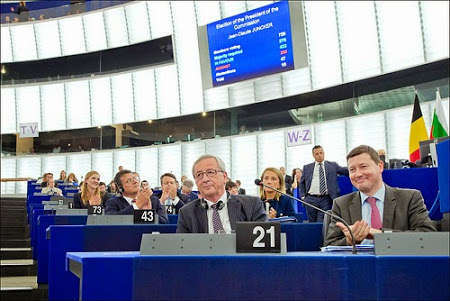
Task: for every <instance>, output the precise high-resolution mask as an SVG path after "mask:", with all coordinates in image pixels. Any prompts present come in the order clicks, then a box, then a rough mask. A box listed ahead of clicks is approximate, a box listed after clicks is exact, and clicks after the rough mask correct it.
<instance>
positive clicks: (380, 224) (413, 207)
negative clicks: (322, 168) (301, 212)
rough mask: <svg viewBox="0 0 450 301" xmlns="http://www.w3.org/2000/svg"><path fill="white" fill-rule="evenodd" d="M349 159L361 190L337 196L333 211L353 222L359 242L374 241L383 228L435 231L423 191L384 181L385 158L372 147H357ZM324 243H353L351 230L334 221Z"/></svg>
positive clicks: (350, 170)
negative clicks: (387, 183) (396, 185)
mask: <svg viewBox="0 0 450 301" xmlns="http://www.w3.org/2000/svg"><path fill="white" fill-rule="evenodd" d="M347 163H348V169H349V172H350V180H351V182H352V184H353V186H355V187H356V188H357V189H358V191H356V192H352V193H349V194H347V195H344V196H341V197H339V198H337V199H335V200H334V202H333V209H332V211H333V213H334V214H335V215H338V216H340V217H342V218H343V219H344V220H345V221H346V222H347V223H348V224H350V225H351V226H350V227H351V229H352V232H353V235H354V237H355V242H356V243H357V244H359V243H364V244H365V243H371V242H370V241H369V240H370V239H372V238H373V235H374V234H375V233H379V232H381V231H382V229H385V230H397V231H419V232H428V231H436V228H435V226H434V224H433V222H432V221H431V220H430V218H429V217H428V211H427V208H426V207H425V203H424V201H423V197H422V194H421V193H420V191H418V190H414V189H401V188H394V187H390V186H388V185H386V184H384V182H383V178H382V176H381V174H382V172H383V162H382V161H381V160H380V157H379V156H378V154H377V152H376V151H375V150H374V149H373V148H371V147H370V146H367V145H360V146H358V147H356V148H354V149H353V150H352V151H350V153H349V154H348V155H347ZM324 244H325V245H351V236H350V233H349V232H348V230H347V228H346V227H345V226H344V225H343V224H342V223H341V222H334V221H332V222H331V223H330V225H329V229H328V232H327V236H326V239H325V243H324Z"/></svg>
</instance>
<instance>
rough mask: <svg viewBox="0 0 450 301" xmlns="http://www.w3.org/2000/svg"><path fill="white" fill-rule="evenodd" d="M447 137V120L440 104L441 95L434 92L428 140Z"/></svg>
mask: <svg viewBox="0 0 450 301" xmlns="http://www.w3.org/2000/svg"><path fill="white" fill-rule="evenodd" d="M446 136H448V127H447V120H445V115H444V108H443V107H442V103H441V94H440V93H439V90H437V91H436V103H435V104H434V113H433V122H432V123H431V131H430V139H433V138H439V137H446Z"/></svg>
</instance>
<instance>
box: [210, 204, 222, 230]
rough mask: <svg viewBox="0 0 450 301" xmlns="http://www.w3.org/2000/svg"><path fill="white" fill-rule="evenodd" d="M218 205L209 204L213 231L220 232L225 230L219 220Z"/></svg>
mask: <svg viewBox="0 0 450 301" xmlns="http://www.w3.org/2000/svg"><path fill="white" fill-rule="evenodd" d="M218 207H219V204H217V203H216V204H214V205H211V208H212V210H213V215H212V222H213V229H214V233H222V232H224V231H225V230H224V229H223V225H222V221H221V220H220V216H219V208H218Z"/></svg>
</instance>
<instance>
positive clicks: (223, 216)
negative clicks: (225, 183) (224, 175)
mask: <svg viewBox="0 0 450 301" xmlns="http://www.w3.org/2000/svg"><path fill="white" fill-rule="evenodd" d="M205 201H206V203H207V204H208V210H207V211H206V214H207V215H208V233H209V234H214V226H213V220H212V216H213V209H212V208H211V206H212V205H214V204H216V203H213V202H211V201H208V200H207V199H205ZM219 201H222V202H223V203H224V204H225V206H223V208H222V209H221V210H219V211H218V212H219V217H220V221H221V222H222V226H223V229H224V230H225V233H227V234H231V224H230V217H229V216H228V204H227V203H228V199H227V193H226V192H225V193H224V194H223V195H222V196H221V197H220V199H219V200H218V201H217V203H218V202H219Z"/></svg>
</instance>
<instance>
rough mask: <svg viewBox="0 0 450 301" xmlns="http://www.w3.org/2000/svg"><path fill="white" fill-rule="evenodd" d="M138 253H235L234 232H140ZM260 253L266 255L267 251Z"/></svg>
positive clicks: (283, 248) (283, 244) (283, 239)
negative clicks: (140, 238)
mask: <svg viewBox="0 0 450 301" xmlns="http://www.w3.org/2000/svg"><path fill="white" fill-rule="evenodd" d="M286 250H287V249H286V234H285V233H281V254H286ZM140 254H141V255H199V254H200V255H224V254H237V253H236V234H235V233H232V234H206V233H188V234H181V233H175V234H174V233H170V234H142V240H141V248H140ZM279 254H280V253H279ZM262 255H267V253H265V254H262ZM272 255H276V254H272Z"/></svg>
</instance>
